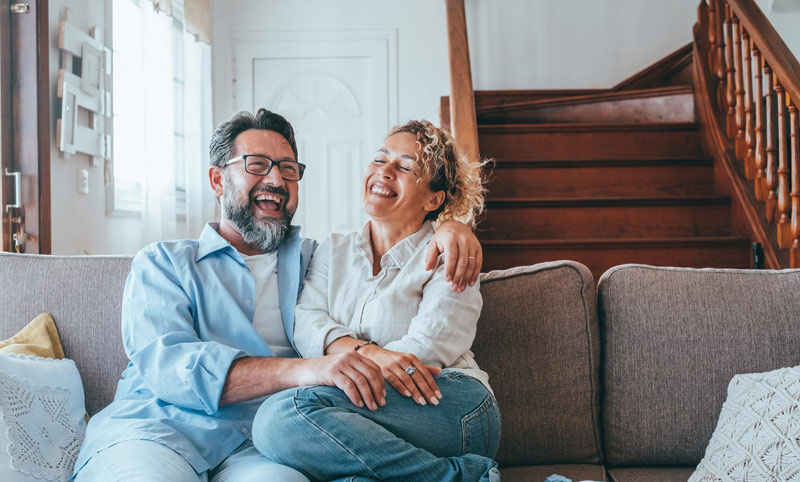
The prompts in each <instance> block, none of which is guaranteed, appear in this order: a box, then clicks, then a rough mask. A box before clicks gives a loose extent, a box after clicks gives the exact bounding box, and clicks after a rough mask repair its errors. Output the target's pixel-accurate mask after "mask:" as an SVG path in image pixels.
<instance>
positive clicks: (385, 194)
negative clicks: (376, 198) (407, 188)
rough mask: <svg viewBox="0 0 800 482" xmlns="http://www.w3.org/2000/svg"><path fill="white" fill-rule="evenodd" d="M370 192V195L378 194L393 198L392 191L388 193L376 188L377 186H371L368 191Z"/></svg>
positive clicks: (385, 190)
mask: <svg viewBox="0 0 800 482" xmlns="http://www.w3.org/2000/svg"><path fill="white" fill-rule="evenodd" d="M370 192H371V193H372V194H379V195H381V196H394V193H393V192H392V191H389V190H388V189H384V188H382V187H378V186H372V189H370Z"/></svg>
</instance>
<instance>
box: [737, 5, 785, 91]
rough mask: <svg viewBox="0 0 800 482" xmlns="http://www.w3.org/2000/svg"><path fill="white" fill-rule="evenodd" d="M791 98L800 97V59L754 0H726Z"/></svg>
mask: <svg viewBox="0 0 800 482" xmlns="http://www.w3.org/2000/svg"><path fill="white" fill-rule="evenodd" d="M727 3H728V5H730V7H731V10H732V11H733V13H734V14H735V15H736V17H737V18H738V19H739V23H740V24H741V25H742V26H743V27H744V29H745V30H746V31H747V32H748V33H749V34H750V37H751V38H752V39H753V41H754V42H755V44H756V45H758V48H759V50H761V54H762V55H763V57H764V60H766V61H767V63H768V64H769V65H771V66H772V71H773V72H774V73H775V77H777V78H778V79H780V81H781V84H782V85H783V87H784V89H786V92H787V93H788V94H789V96H790V97H791V98H792V99H795V100H800V62H798V60H797V59H796V58H795V56H794V54H792V51H791V50H789V47H787V46H786V42H784V41H783V39H782V38H781V36H780V35H779V34H778V32H777V31H776V30H775V27H773V26H772V24H771V23H770V21H769V20H768V19H767V16H766V15H764V12H762V11H761V9H760V8H758V5H756V2H754V1H753V0H727Z"/></svg>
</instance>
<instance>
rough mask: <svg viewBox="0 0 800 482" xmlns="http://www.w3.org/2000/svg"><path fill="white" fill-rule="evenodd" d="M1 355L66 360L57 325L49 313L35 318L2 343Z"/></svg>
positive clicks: (0, 346)
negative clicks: (11, 354)
mask: <svg viewBox="0 0 800 482" xmlns="http://www.w3.org/2000/svg"><path fill="white" fill-rule="evenodd" d="M0 353H16V354H18V355H33V356H40V357H43V358H58V359H60V358H64V349H63V348H61V340H59V338H58V331H56V324H55V322H54V321H53V318H52V317H51V316H50V315H48V314H47V313H42V314H41V315H39V316H37V317H36V318H34V319H33V321H31V322H30V323H28V324H27V325H26V326H25V328H23V329H22V330H21V331H20V332H19V333H17V334H16V335H14V336H12V337H11V338H9V339H8V340H3V341H0Z"/></svg>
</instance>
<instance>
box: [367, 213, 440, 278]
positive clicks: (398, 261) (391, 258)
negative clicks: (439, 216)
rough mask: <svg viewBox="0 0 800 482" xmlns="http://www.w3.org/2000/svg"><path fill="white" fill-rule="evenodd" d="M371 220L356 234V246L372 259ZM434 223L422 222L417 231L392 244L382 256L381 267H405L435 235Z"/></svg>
mask: <svg viewBox="0 0 800 482" xmlns="http://www.w3.org/2000/svg"><path fill="white" fill-rule="evenodd" d="M371 226H372V225H371V224H370V221H367V223H366V224H365V225H364V227H363V228H362V229H361V231H360V232H359V233H357V234H356V237H355V243H356V246H357V247H358V248H359V249H361V250H362V251H363V252H364V253H365V254H366V255H367V257H368V258H369V259H372V249H371V243H370V234H371V232H372V230H371ZM433 233H434V231H433V224H432V223H431V222H430V221H425V222H423V223H422V227H421V228H420V229H419V231H417V232H416V233H414V234H412V235H410V236H407V237H405V238H403V240H401V241H400V242H399V243H397V244H395V245H394V246H392V248H391V249H390V250H389V251H387V252H386V254H384V255H383V257H382V258H381V267H383V268H385V267H387V266H391V265H396V266H398V267H399V268H403V266H405V264H406V263H407V262H408V260H409V259H410V258H411V257H412V256H413V255H414V254H415V253H417V252H418V251H419V249H420V247H422V246H425V245H426V244H428V241H430V239H431V238H432V237H433Z"/></svg>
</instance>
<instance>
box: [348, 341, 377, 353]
mask: <svg viewBox="0 0 800 482" xmlns="http://www.w3.org/2000/svg"><path fill="white" fill-rule="evenodd" d="M367 345H377V343H375V342H374V341H368V342H366V343H362V344H360V345H358V346H356V347H354V348H353V351H358V350H359V349H361V348H364V347H365V346H367Z"/></svg>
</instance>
